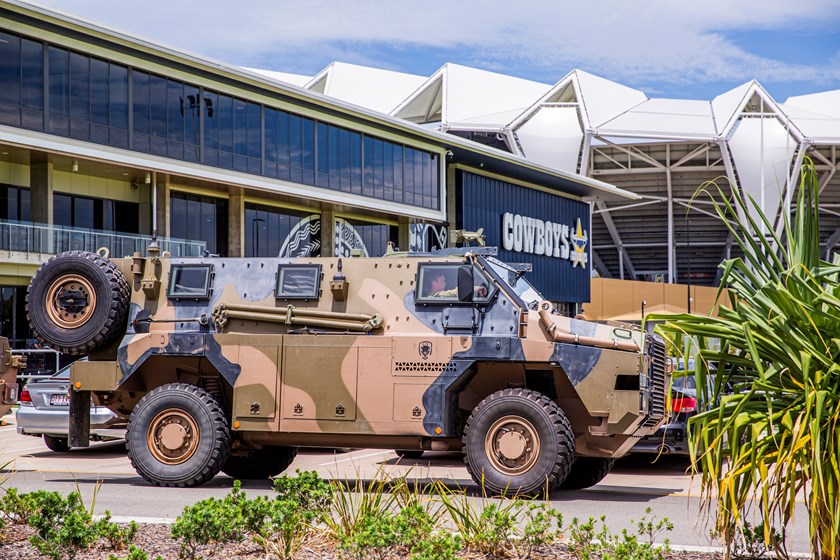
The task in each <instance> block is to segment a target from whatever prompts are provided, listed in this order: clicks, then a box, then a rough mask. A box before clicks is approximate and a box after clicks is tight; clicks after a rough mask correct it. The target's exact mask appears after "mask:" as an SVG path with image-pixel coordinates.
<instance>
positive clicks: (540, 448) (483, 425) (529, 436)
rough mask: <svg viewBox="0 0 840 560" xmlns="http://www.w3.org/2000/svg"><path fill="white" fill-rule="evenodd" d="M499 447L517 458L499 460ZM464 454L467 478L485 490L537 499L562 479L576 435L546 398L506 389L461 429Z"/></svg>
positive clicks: (483, 404) (572, 454)
mask: <svg viewBox="0 0 840 560" xmlns="http://www.w3.org/2000/svg"><path fill="white" fill-rule="evenodd" d="M507 435H511V436H513V437H511V438H507V437H506V436H507ZM529 446H530V447H529ZM535 446H536V451H534V447H535ZM502 448H507V450H508V452H509V453H511V455H513V454H514V453H517V452H518V453H519V455H517V456H515V457H514V458H513V459H511V458H510V457H503V450H502ZM463 451H464V463H466V465H467V470H468V471H469V473H470V476H471V477H472V479H473V480H474V481H475V482H476V483H477V484H479V485H481V484H483V485H484V489H485V490H486V491H489V492H490V493H492V494H499V495H500V494H508V495H510V494H520V495H526V496H535V495H539V494H541V493H544V492H546V491H547V490H549V489H552V488H555V487H556V486H557V485H558V484H560V483H561V482H562V481H564V480H565V479H566V476H567V475H568V474H569V469H571V467H572V462H573V461H574V457H575V436H574V433H573V432H572V426H571V424H570V423H569V419H568V418H566V415H565V414H564V413H563V411H562V410H561V409H560V407H559V406H557V403H555V402H554V401H552V400H551V399H549V398H548V397H546V396H545V395H543V394H541V393H538V392H536V391H531V390H528V389H504V390H502V391H497V392H495V393H493V394H492V395H490V396H489V397H487V398H485V399H484V400H483V401H481V402H480V403H478V406H476V407H475V409H474V410H473V412H472V414H471V415H470V417H469V419H468V420H467V425H466V427H465V428H464V437H463Z"/></svg>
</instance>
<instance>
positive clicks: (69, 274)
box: [26, 251, 130, 355]
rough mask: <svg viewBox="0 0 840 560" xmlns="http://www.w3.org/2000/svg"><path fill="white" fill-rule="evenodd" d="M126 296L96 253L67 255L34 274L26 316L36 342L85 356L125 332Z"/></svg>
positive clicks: (117, 275)
mask: <svg viewBox="0 0 840 560" xmlns="http://www.w3.org/2000/svg"><path fill="white" fill-rule="evenodd" d="M129 296H130V289H129V286H128V282H127V281H126V279H125V276H123V274H122V272H120V270H119V269H118V268H117V267H116V266H115V265H114V263H112V262H111V261H109V260H108V259H106V258H104V257H101V256H99V255H98V254H96V253H89V252H85V251H68V252H66V253H61V254H60V255H56V256H54V257H52V258H50V259H49V260H48V261H47V262H45V263H44V264H42V265H41V266H40V268H38V270H36V271H35V275H34V276H33V277H32V281H31V283H30V284H29V289H28V290H27V292H26V316H27V318H28V319H29V324H30V326H31V327H32V330H33V331H35V335H36V336H37V337H38V339H40V340H41V342H43V343H45V344H46V345H48V346H50V347H51V348H53V349H55V350H58V351H59V352H63V353H65V354H76V355H78V354H88V353H90V352H93V351H94V350H96V349H98V348H101V347H102V346H104V345H105V344H107V343H108V342H110V340H111V339H112V338H114V336H115V335H116V334H117V333H118V332H120V331H122V330H123V329H124V328H125V320H126V316H127V314H128V307H129V305H128V302H129Z"/></svg>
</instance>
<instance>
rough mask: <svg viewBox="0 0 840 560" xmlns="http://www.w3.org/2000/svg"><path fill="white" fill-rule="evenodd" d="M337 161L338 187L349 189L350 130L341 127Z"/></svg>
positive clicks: (344, 189)
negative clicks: (339, 180)
mask: <svg viewBox="0 0 840 560" xmlns="http://www.w3.org/2000/svg"><path fill="white" fill-rule="evenodd" d="M338 144H339V146H338V152H339V161H338V169H339V175H340V177H341V184H340V188H341V190H343V191H349V190H350V176H351V173H350V131H349V130H347V129H344V128H342V129H341V131H340V134H339V139H338Z"/></svg>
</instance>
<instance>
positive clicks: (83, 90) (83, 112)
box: [70, 53, 90, 121]
mask: <svg viewBox="0 0 840 560" xmlns="http://www.w3.org/2000/svg"><path fill="white" fill-rule="evenodd" d="M70 116H71V117H73V118H74V119H79V120H82V121H89V120H90V59H89V58H88V57H86V56H84V55H81V54H78V53H70Z"/></svg>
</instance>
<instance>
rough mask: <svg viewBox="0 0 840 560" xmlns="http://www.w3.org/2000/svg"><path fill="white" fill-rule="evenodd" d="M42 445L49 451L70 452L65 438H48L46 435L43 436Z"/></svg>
mask: <svg viewBox="0 0 840 560" xmlns="http://www.w3.org/2000/svg"><path fill="white" fill-rule="evenodd" d="M44 443H45V444H46V445H47V448H48V449H49V450H50V451H58V452H62V451H70V446H69V445H67V438H65V437H57V436H48V435H47V434H44Z"/></svg>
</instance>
